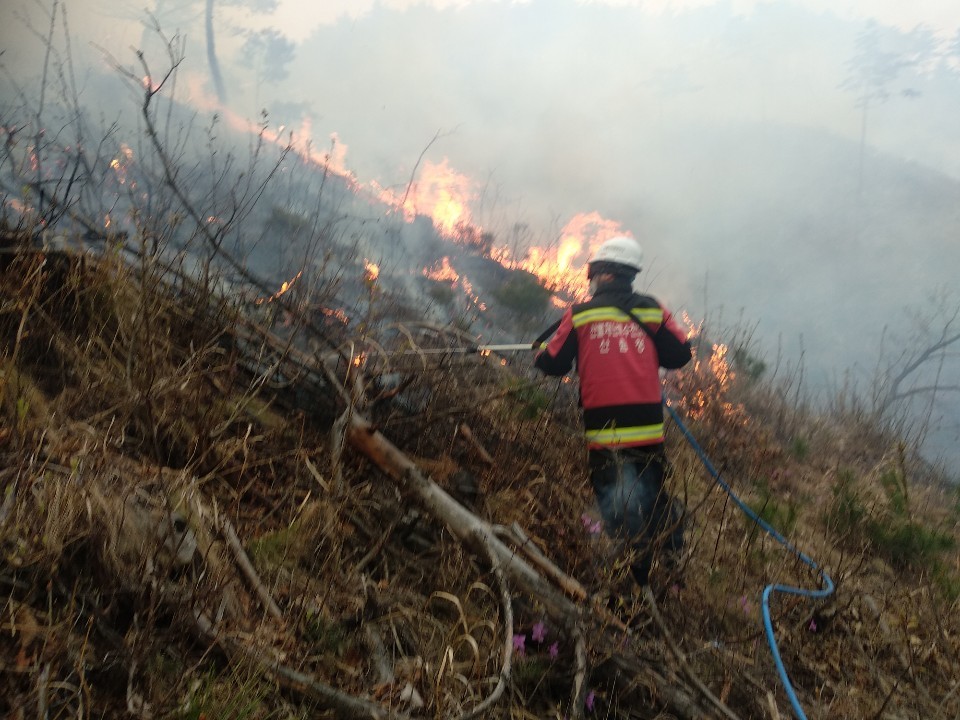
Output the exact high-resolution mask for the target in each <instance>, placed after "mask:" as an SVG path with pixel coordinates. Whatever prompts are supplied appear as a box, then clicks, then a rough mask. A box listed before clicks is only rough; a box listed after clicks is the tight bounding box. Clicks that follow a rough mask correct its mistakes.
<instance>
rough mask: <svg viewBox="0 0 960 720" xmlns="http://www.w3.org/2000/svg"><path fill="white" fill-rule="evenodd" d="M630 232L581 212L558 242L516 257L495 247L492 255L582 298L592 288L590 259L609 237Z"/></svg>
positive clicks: (571, 294) (593, 213) (513, 267)
mask: <svg viewBox="0 0 960 720" xmlns="http://www.w3.org/2000/svg"><path fill="white" fill-rule="evenodd" d="M627 234H629V233H626V232H624V231H623V230H622V229H621V228H620V224H619V223H617V222H615V221H613V220H607V219H606V218H604V217H603V216H601V215H600V213H597V212H591V213H578V214H577V215H574V216H573V217H572V218H571V219H570V221H569V222H567V224H566V225H565V226H564V228H563V230H562V231H561V232H560V239H559V240H558V242H557V244H556V245H551V246H549V247H536V246H534V247H531V248H530V249H529V250H527V253H526V255H525V256H524V257H523V258H521V259H514V258H512V257H511V253H510V250H509V249H508V248H506V247H497V248H494V250H493V253H492V255H493V259H494V260H497V261H498V262H499V263H500V264H501V265H503V266H504V267H508V268H511V269H521V270H526V271H527V272H530V273H533V274H534V275H536V276H537V277H538V278H540V281H541V282H542V283H543V284H544V286H545V287H547V288H549V289H550V290H553V291H554V292H555V293H563V294H565V295H569V296H570V297H572V298H574V299H581V298H583V297H585V296H586V294H587V289H588V284H587V277H586V273H585V272H584V265H585V264H586V262H587V260H589V258H590V256H591V255H592V254H593V252H594V251H595V250H596V249H597V247H598V246H599V245H600V244H601V243H603V242H604V241H605V240H609V239H610V238H612V237H614V236H616V235H627ZM562 302H563V301H562V300H561V303H562ZM555 304H556V302H555ZM561 306H562V305H561Z"/></svg>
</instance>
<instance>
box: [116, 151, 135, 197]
mask: <svg viewBox="0 0 960 720" xmlns="http://www.w3.org/2000/svg"><path fill="white" fill-rule="evenodd" d="M132 164H133V150H131V149H130V146H129V145H127V144H126V143H120V150H119V152H118V153H117V156H116V157H115V158H113V159H112V160H111V161H110V168H111V169H112V170H113V171H114V173H116V175H117V182H118V183H120V184H121V185H125V184H126V182H127V170H129V168H130V166H131V165H132ZM130 186H131V187H135V185H134V184H133V183H131V185H130Z"/></svg>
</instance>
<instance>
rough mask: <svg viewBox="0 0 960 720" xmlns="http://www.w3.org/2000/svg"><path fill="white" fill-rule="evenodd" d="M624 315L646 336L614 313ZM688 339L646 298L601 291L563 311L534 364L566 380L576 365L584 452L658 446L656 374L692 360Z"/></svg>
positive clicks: (659, 396)
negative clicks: (566, 375) (584, 435)
mask: <svg viewBox="0 0 960 720" xmlns="http://www.w3.org/2000/svg"><path fill="white" fill-rule="evenodd" d="M628 307H629V308H630V309H631V311H632V314H633V315H634V317H636V318H637V319H638V320H640V321H641V322H642V323H643V324H644V325H645V326H646V327H647V328H648V329H649V333H647V332H645V331H644V330H642V329H641V328H640V327H639V325H637V323H636V322H634V321H633V320H631V319H630V318H629V317H627V314H626V313H625V312H624V311H623V310H621V309H620V308H628ZM686 338H687V334H686V332H685V331H684V330H683V328H682V327H681V326H680V325H679V324H678V323H677V322H676V321H675V320H674V319H673V317H672V316H671V315H670V313H669V311H667V310H666V309H665V308H663V307H661V306H660V304H659V303H658V302H657V301H656V300H654V299H653V298H650V297H646V296H643V295H627V294H623V293H617V292H613V291H605V290H603V289H601V290H600V292H598V293H597V294H596V295H594V296H593V298H591V299H590V300H589V301H588V302H585V303H580V304H576V305H573V306H572V307H570V308H568V309H567V311H566V312H565V313H564V315H563V318H562V319H561V321H560V327H559V328H557V331H556V333H555V334H554V336H553V338H552V339H551V340H550V342H549V343H548V344H547V346H546V348H545V349H544V350H542V351H541V352H540V353H539V354H538V355H537V358H536V360H535V361H534V362H535V365H536V366H537V367H538V368H540V369H541V370H542V371H543V372H545V373H547V374H548V375H565V374H566V373H568V372H569V371H570V369H571V368H572V367H573V363H574V362H576V366H577V374H578V375H579V376H580V402H581V405H582V406H583V422H584V429H585V431H586V436H587V447H588V448H590V449H600V448H617V447H639V446H656V445H659V444H661V443H663V406H662V389H661V386H660V368H661V367H663V368H668V369H675V368H679V367H683V366H684V365H686V364H687V362H688V361H689V360H690V357H691V350H690V343H689V341H688V340H687V339H686Z"/></svg>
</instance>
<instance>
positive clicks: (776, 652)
mask: <svg viewBox="0 0 960 720" xmlns="http://www.w3.org/2000/svg"><path fill="white" fill-rule="evenodd" d="M663 401H664V405H666V407H667V411H668V412H669V413H670V417H672V418H673V421H674V422H675V423H676V424H677V427H678V428H680V431H681V432H682V433H683V435H684V437H685V438H686V439H687V442H688V443H690V447H692V448H693V449H694V450H695V451H696V453H697V455H699V456H700V460H701V462H703V466H704V467H705V468H706V469H707V472H709V473H710V475H711V476H712V477H713V479H714V480H716V481H717V484H718V485H719V486H720V487H721V488H723V490H724V492H726V493H727V495H729V496H730V499H731V500H733V502H734V503H736V505H737V507H739V508H740V509H741V510H742V511H743V512H744V514H745V515H746V516H747V517H749V518H750V519H751V520H753V522H755V523H756V524H757V525H759V526H760V527H761V528H763V529H764V530H765V531H766V533H767V534H768V535H770V537H772V538H773V539H774V540H776V541H777V542H779V543H780V544H781V545H783V547H785V548H786V549H787V550H789V551H790V552H792V553H793V554H794V555H796V556H797V557H798V558H800V560H802V561H803V562H804V563H806V564H807V565H809V566H810V567H811V568H812V569H813V570H814V571H816V572H817V573H818V574H819V576H820V580H821V585H822V586H823V587H821V589H819V590H805V589H803V588H798V587H793V586H792V585H767V586H766V587H765V588H764V589H763V597H762V602H761V610H762V613H763V627H764V630H765V631H766V634H767V644H768V645H769V646H770V652H771V654H772V655H773V662H774V664H775V665H776V666H777V672H778V673H779V674H780V680H781V681H782V682H783V688H784V690H785V691H786V693H787V697H788V698H789V700H790V704H791V705H792V706H793V712H794V714H795V715H796V716H797V718H799V720H807V716H806V714H805V713H804V712H803V708H802V707H801V706H800V701H799V700H798V699H797V694H796V693H795V692H794V690H793V684H792V683H791V682H790V677H789V676H788V675H787V669H786V668H785V667H784V665H783V659H782V658H781V657H780V649H779V648H778V647H777V639H776V638H775V637H774V635H773V621H772V620H771V619H770V595H771V594H773V593H775V592H779V593H785V594H788V595H801V596H803V597H808V598H813V599H821V598H826V597H829V596H830V595H832V594H833V590H834V585H833V580H831V579H830V576H829V575H827V573H826V572H824V570H823V569H822V568H821V567H819V566H818V565H817V564H816V563H815V562H814V561H813V560H811V559H810V558H809V557H808V556H807V555H805V554H804V553H802V552H800V551H799V550H798V549H797V548H795V547H794V546H793V545H792V544H791V543H790V542H789V541H788V540H787V539H786V538H785V537H783V535H781V534H780V533H779V532H777V531H776V530H775V529H774V528H773V527H771V526H770V524H769V523H768V522H767V521H765V520H764V519H763V518H761V517H760V516H759V515H757V513H755V512H754V511H753V509H752V508H750V506H748V505H747V504H746V503H744V502H743V500H741V499H740V498H739V497H737V496H736V494H735V493H734V492H733V490H731V489H730V486H729V485H728V484H727V482H726V481H725V480H724V479H723V478H721V477H720V473H719V472H717V470H716V468H714V467H713V464H712V463H711V462H710V459H709V458H708V457H707V454H706V453H705V452H704V451H703V448H702V447H700V444H699V443H698V442H697V440H696V438H694V437H693V435H692V434H691V433H690V431H689V430H688V429H687V426H686V425H684V424H683V421H682V420H680V417H679V415H677V413H676V411H675V410H674V409H673V408H672V407H671V406H670V405H669V403H667V399H666V397H664V399H663Z"/></svg>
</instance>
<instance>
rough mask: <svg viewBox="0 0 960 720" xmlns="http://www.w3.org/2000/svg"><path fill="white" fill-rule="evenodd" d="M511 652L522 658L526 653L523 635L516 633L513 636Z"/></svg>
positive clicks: (525, 637) (525, 640)
mask: <svg viewBox="0 0 960 720" xmlns="http://www.w3.org/2000/svg"><path fill="white" fill-rule="evenodd" d="M513 651H514V652H515V653H516V654H517V655H519V656H520V657H523V656H524V655H525V654H526V652H527V636H526V635H524V634H523V633H518V634H516V635H514V636H513Z"/></svg>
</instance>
